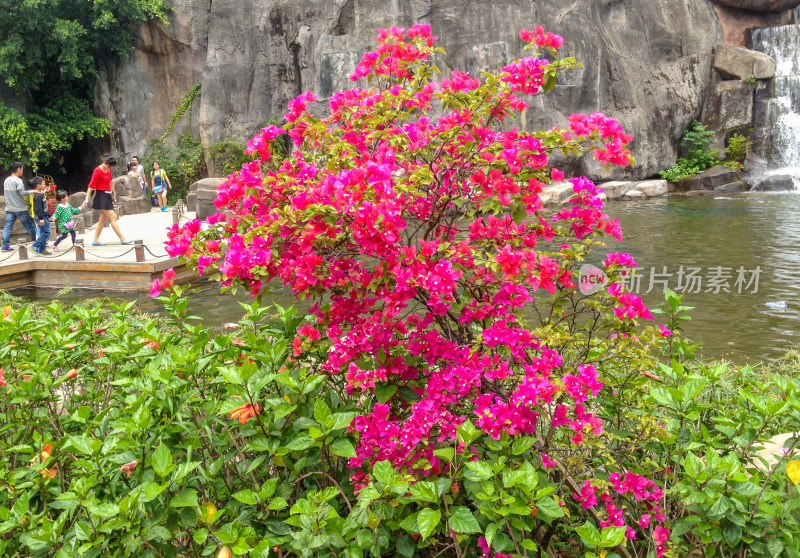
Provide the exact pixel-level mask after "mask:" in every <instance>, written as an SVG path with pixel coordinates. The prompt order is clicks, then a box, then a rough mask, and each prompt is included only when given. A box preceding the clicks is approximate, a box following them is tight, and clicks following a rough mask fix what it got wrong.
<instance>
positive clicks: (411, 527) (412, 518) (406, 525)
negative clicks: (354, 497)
mask: <svg viewBox="0 0 800 558" xmlns="http://www.w3.org/2000/svg"><path fill="white" fill-rule="evenodd" d="M358 495H359V497H360V496H361V492H359V493H358ZM417 517H419V512H414V513H412V514H411V515H409V516H407V517H406V518H405V519H404V520H403V521H401V522H400V528H401V529H405V530H406V531H408V532H409V533H411V534H412V535H417V534H419V525H418V523H417Z"/></svg>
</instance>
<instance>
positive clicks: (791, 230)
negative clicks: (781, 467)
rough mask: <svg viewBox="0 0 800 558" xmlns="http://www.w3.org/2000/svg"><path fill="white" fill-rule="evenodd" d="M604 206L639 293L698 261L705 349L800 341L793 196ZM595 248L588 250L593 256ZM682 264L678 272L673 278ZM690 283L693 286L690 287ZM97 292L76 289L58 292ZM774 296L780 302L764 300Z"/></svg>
mask: <svg viewBox="0 0 800 558" xmlns="http://www.w3.org/2000/svg"><path fill="white" fill-rule="evenodd" d="M606 209H607V211H608V213H609V214H610V215H611V216H612V217H614V218H616V219H619V220H620V222H621V224H622V229H623V231H624V239H623V242H622V243H616V242H615V241H613V239H612V240H610V241H609V246H608V251H625V252H630V253H631V254H632V255H633V256H634V258H635V259H636V261H637V263H638V264H639V266H640V268H641V272H642V273H641V280H640V281H641V282H640V284H639V294H640V295H641V296H643V297H644V299H645V302H646V303H648V304H649V305H650V306H658V305H659V304H660V303H661V301H662V300H663V294H662V293H663V288H664V285H665V284H666V285H668V286H669V287H670V288H672V289H673V290H678V289H679V279H684V284H686V283H688V281H686V272H687V270H688V269H689V268H693V267H698V268H701V272H700V275H701V276H702V281H703V282H702V285H700V286H699V292H686V293H685V297H684V303H685V304H686V305H688V306H694V307H696V309H695V310H694V311H693V313H692V316H693V319H692V321H690V322H687V324H686V333H687V335H688V336H689V337H690V338H691V339H693V340H694V341H697V342H699V343H701V345H702V347H703V355H704V356H706V357H719V356H726V357H728V358H731V359H733V360H735V361H738V362H743V361H757V360H764V359H772V358H776V357H780V356H781V355H782V354H783V353H784V352H785V351H786V350H787V349H789V348H792V347H794V346H795V345H797V344H799V343H800V297H799V296H798V294H800V195H776V194H768V195H740V196H730V197H694V198H683V197H670V198H662V199H658V200H650V201H640V202H624V203H623V202H620V203H610V204H609V205H608V206H607V208H606ZM603 255H604V254H596V255H595V257H594V258H593V260H594V261H593V263H599V261H601V260H602V257H603ZM681 267H683V271H684V274H683V276H682V277H679V275H680V273H681ZM715 268H722V269H721V270H719V271H718V272H717V273H718V276H719V277H722V275H724V274H725V273H727V274H729V277H728V278H727V291H728V292H725V287H724V285H723V286H721V287H720V288H719V289H717V290H718V291H719V292H714V290H715V288H714V287H713V286H710V284H709V282H708V281H709V273H710V272H712V271H713V270H714V269H715ZM739 268H742V269H743V270H746V271H748V272H749V271H752V270H755V269H758V268H760V270H761V273H760V275H759V276H758V281H757V291H756V289H755V288H754V287H755V285H752V284H751V285H750V286H749V287H747V285H746V284H740V285H739V288H738V289H737V285H736V279H737V270H738V269H739ZM720 274H722V275H720ZM749 278H750V277H749V276H748V277H746V279H749ZM725 282H726V281H725V279H724V278H719V279H718V283H723V284H724V283H725ZM697 288H698V285H697V284H694V286H693V287H692V290H696V289H697ZM737 290H740V291H741V292H737ZM753 291H755V292H753ZM102 294H104V293H92V292H87V291H78V290H76V291H72V292H71V293H68V294H67V295H65V298H86V297H87V296H95V295H96V296H99V295H102ZM106 294H107V293H106ZM54 295H55V293H54V292H53V291H45V290H39V291H36V292H35V293H28V296H30V297H31V298H36V299H43V300H50V299H52V298H53V296H54ZM114 297H116V298H121V299H125V300H137V301H138V306H139V308H140V309H141V310H143V311H145V312H150V313H160V312H162V308H161V306H160V303H159V302H158V301H155V300H153V299H151V298H149V297H148V296H146V295H142V294H139V295H136V294H130V295H114ZM264 299H265V301H275V302H277V303H278V304H280V305H282V306H290V305H295V306H298V307H299V308H300V309H306V308H308V303H304V304H298V303H297V302H296V301H295V300H294V298H293V297H292V296H291V294H290V293H289V292H287V291H286V290H282V289H280V288H273V289H271V291H270V292H268V293H267V294H266V295H265V296H264ZM249 301H250V297H249V295H248V294H247V293H246V292H240V293H239V294H237V295H231V294H230V293H228V294H224V295H221V294H220V292H219V288H216V287H211V286H208V285H206V286H205V287H204V288H203V290H202V292H200V293H198V294H196V295H194V296H193V302H192V304H191V306H190V309H191V311H192V313H194V314H195V315H198V316H200V317H202V318H203V319H204V321H205V323H206V324H207V325H209V326H212V327H219V326H221V324H223V323H225V322H230V321H236V320H237V319H239V318H240V317H241V316H242V314H243V310H242V308H241V306H240V305H239V304H238V302H249ZM780 302H785V305H781V304H772V303H780ZM265 303H266V302H265ZM768 303H770V304H769V306H768Z"/></svg>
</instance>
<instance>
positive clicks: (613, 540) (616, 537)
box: [600, 527, 626, 548]
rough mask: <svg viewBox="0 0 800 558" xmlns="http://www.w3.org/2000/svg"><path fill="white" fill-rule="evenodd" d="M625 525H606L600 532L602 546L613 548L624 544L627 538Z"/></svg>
mask: <svg viewBox="0 0 800 558" xmlns="http://www.w3.org/2000/svg"><path fill="white" fill-rule="evenodd" d="M625 529H626V528H625V527H606V528H605V529H603V531H602V532H601V533H600V546H601V547H603V548H611V547H614V546H617V545H620V544H622V541H623V540H625Z"/></svg>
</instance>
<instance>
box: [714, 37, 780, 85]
mask: <svg viewBox="0 0 800 558" xmlns="http://www.w3.org/2000/svg"><path fill="white" fill-rule="evenodd" d="M776 67H777V65H776V64H775V60H774V59H773V58H772V57H771V56H770V55H769V54H764V53H763V52H756V51H755V50H750V49H748V48H744V47H738V46H732V45H719V46H718V47H717V48H716V49H715V50H714V69H715V70H717V71H718V72H719V73H720V75H722V77H723V78H724V79H741V80H745V81H747V80H749V79H750V76H753V78H755V79H770V78H772V77H774V76H775V69H776Z"/></svg>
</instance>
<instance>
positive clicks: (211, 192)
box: [187, 178, 225, 221]
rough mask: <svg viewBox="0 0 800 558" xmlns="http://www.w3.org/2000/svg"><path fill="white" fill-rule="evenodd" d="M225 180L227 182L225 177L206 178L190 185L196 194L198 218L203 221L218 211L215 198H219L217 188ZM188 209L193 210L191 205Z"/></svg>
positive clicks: (190, 188)
mask: <svg viewBox="0 0 800 558" xmlns="http://www.w3.org/2000/svg"><path fill="white" fill-rule="evenodd" d="M223 182H225V179H224V178H204V179H202V180H198V181H197V182H195V183H194V184H192V185H191V186H190V187H189V191H190V192H192V193H193V194H194V195H195V200H196V202H195V204H196V207H195V211H197V218H198V219H200V220H201V221H205V220H206V218H207V217H208V216H209V215H213V214H215V213H217V212H218V209H217V206H215V205H214V200H215V199H217V193H218V190H217V188H218V186H219V185H220V184H222V183H223ZM187 209H188V210H189V211H192V209H191V208H189V207H187Z"/></svg>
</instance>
